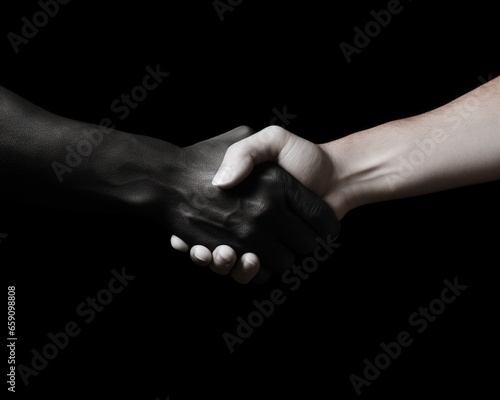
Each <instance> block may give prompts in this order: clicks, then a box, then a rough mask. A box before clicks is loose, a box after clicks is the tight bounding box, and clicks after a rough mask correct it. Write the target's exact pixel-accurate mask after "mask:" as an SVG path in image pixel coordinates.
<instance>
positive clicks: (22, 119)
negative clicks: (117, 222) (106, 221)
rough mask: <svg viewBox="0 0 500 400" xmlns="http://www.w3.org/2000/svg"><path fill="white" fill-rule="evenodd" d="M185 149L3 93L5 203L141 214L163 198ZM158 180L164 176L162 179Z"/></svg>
mask: <svg viewBox="0 0 500 400" xmlns="http://www.w3.org/2000/svg"><path fill="white" fill-rule="evenodd" d="M178 153H179V148H178V147H176V146H174V145H172V144H169V143H166V142H163V141H161V140H157V139H154V138H148V137H143V136H139V135H133V134H129V133H124V132H119V131H116V130H113V129H112V128H111V127H110V126H97V125H94V124H89V123H85V122H79V121H74V120H70V119H66V118H63V117H59V116H57V115H54V114H52V113H50V112H47V111H45V110H43V109H41V108H40V107H38V106H36V105H34V104H32V103H30V102H28V101H26V100H24V99H22V98H21V97H19V96H17V95H16V94H14V93H12V92H10V91H9V90H7V89H4V88H2V87H0V187H1V191H2V199H3V200H7V201H11V202H23V203H25V204H28V205H29V204H35V205H39V204H40V205H44V206H52V207H57V208H59V207H64V208H74V209H79V210H92V211H125V212H129V211H130V212H136V211H143V209H144V208H147V207H151V206H152V205H153V204H154V203H155V202H156V201H158V200H159V198H160V197H163V196H164V195H165V190H166V189H168V184H167V185H165V182H162V183H161V184H157V183H158V182H157V181H158V180H159V179H162V180H168V178H169V175H170V174H174V173H175V171H176V165H177V163H178V161H179V160H178V157H177V156H178ZM158 172H160V173H161V174H160V175H161V176H159V173H158Z"/></svg>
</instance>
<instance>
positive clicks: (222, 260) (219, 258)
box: [215, 253, 231, 266]
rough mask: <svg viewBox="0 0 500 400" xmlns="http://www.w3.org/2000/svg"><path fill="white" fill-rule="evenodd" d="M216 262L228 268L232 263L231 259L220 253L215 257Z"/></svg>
mask: <svg viewBox="0 0 500 400" xmlns="http://www.w3.org/2000/svg"><path fill="white" fill-rule="evenodd" d="M215 262H216V263H217V264H219V265H223V266H227V265H229V263H230V262H231V259H230V258H228V257H225V256H223V255H221V254H220V253H219V254H216V255H215Z"/></svg>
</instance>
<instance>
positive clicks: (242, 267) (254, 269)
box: [231, 253, 260, 284]
mask: <svg viewBox="0 0 500 400" xmlns="http://www.w3.org/2000/svg"><path fill="white" fill-rule="evenodd" d="M259 268H260V260H259V257H257V255H256V254H254V253H245V254H243V255H242V256H241V257H240V259H239V260H238V262H237V263H236V265H235V266H234V268H233V269H232V270H231V275H232V277H233V278H234V280H235V281H236V282H238V283H242V284H246V283H248V282H250V281H251V280H252V279H253V278H254V277H255V275H257V273H258V272H259Z"/></svg>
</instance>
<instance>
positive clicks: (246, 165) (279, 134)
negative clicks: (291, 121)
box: [212, 126, 291, 189]
mask: <svg viewBox="0 0 500 400" xmlns="http://www.w3.org/2000/svg"><path fill="white" fill-rule="evenodd" d="M290 135H291V134H290V133H289V132H288V131H286V130H285V129H282V128H280V127H274V126H269V127H267V128H265V129H263V130H261V131H260V132H257V133H256V134H254V135H252V136H249V137H247V138H245V139H243V140H240V141H239V142H237V143H234V144H232V145H231V146H230V147H229V148H228V149H227V151H226V154H225V156H224V160H223V161H222V164H221V166H220V167H219V170H218V171H217V173H216V174H215V176H214V178H213V180H212V184H213V185H215V186H217V187H220V188H222V189H228V188H230V187H233V186H235V185H237V184H238V183H240V182H241V181H243V180H244V179H245V178H246V177H247V176H248V175H250V172H252V170H253V168H254V167H255V166H256V165H257V164H260V163H263V162H266V161H276V160H277V158H278V156H279V154H280V152H281V151H282V150H283V148H284V147H285V145H286V143H287V141H288V139H289V137H290Z"/></svg>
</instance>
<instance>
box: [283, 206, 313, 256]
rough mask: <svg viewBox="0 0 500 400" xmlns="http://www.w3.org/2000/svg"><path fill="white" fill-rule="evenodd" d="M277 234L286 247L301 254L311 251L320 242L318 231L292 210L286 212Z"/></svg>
mask: <svg viewBox="0 0 500 400" xmlns="http://www.w3.org/2000/svg"><path fill="white" fill-rule="evenodd" d="M276 235H277V237H278V239H279V240H280V241H281V242H283V243H284V244H285V245H286V247H288V248H290V249H292V250H293V251H294V252H296V253H299V254H307V253H310V252H311V251H313V250H314V249H315V248H316V246H317V244H318V243H317V242H316V238H317V236H318V235H317V233H316V231H315V230H313V229H312V228H311V227H310V226H309V225H308V224H306V223H305V222H304V221H303V220H302V219H301V218H299V217H298V216H297V215H295V214H293V213H291V212H287V213H285V215H284V217H283V221H282V222H280V229H279V231H278V232H277V233H276Z"/></svg>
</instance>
